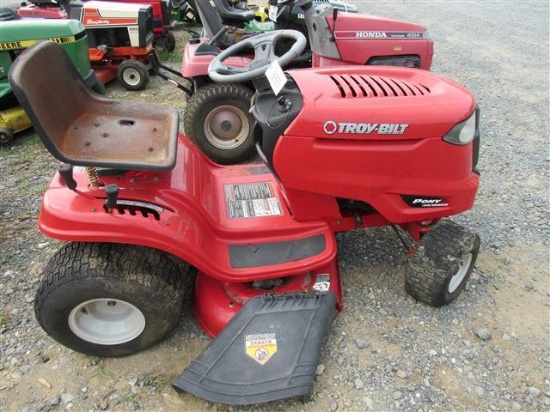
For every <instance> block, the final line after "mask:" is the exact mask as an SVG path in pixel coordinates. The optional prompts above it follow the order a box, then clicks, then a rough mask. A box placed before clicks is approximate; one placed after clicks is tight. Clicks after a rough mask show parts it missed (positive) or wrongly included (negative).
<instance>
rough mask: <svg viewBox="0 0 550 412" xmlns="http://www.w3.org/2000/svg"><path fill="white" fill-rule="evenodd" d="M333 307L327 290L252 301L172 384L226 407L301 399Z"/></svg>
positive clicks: (308, 387)
mask: <svg viewBox="0 0 550 412" xmlns="http://www.w3.org/2000/svg"><path fill="white" fill-rule="evenodd" d="M335 307H336V295H335V294H334V293H331V292H329V293H326V294H315V295H308V294H287V295H284V296H276V295H263V296H258V297H256V298H253V299H251V300H249V301H248V302H247V303H246V304H245V305H244V306H243V308H242V309H241V311H240V312H239V313H237V315H235V317H233V319H231V321H230V322H229V323H228V324H227V326H226V327H225V329H223V330H222V331H221V332H220V334H219V335H218V336H217V337H216V339H214V340H213V341H212V342H211V343H210V345H208V347H207V348H206V349H205V350H204V352H203V353H202V354H201V355H200V356H199V357H198V358H197V359H196V360H194V361H193V362H192V363H191V365H189V366H188V367H187V368H186V369H185V370H184V371H183V373H182V374H181V375H180V376H179V377H177V378H176V379H175V380H174V382H173V383H172V385H173V386H174V388H175V389H176V390H180V391H187V392H190V393H192V394H194V395H196V396H198V397H200V398H203V399H206V400H209V401H212V402H218V403H224V404H229V405H250V404H257V403H264V402H270V401H274V400H277V399H284V398H290V397H295V396H306V395H308V394H310V393H311V390H312V388H313V378H314V376H315V370H316V368H317V363H318V360H319V354H320V351H321V346H322V344H323V341H324V338H325V336H326V334H327V332H328V329H329V327H330V324H331V322H332V318H333V314H334V310H335Z"/></svg>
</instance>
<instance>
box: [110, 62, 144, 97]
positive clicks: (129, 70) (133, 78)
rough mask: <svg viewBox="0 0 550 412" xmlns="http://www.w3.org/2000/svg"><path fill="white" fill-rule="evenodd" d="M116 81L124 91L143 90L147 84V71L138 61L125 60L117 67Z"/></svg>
mask: <svg viewBox="0 0 550 412" xmlns="http://www.w3.org/2000/svg"><path fill="white" fill-rule="evenodd" d="M117 79H118V81H119V82H120V84H121V85H122V86H123V87H124V88H125V89H126V90H131V91H137V90H143V89H145V87H147V85H148V84H149V70H148V69H147V66H146V65H144V64H143V63H142V62H140V61H137V60H125V61H123V62H122V63H121V64H120V66H118V69H117Z"/></svg>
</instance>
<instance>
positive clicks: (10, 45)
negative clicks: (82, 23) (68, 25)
mask: <svg viewBox="0 0 550 412" xmlns="http://www.w3.org/2000/svg"><path fill="white" fill-rule="evenodd" d="M44 40H51V41H54V42H56V43H59V44H66V43H74V42H75V41H76V38H75V37H74V36H66V37H48V38H45V39H34V40H21V41H10V42H2V43H0V50H17V49H26V48H28V47H31V46H32V45H33V44H36V43H38V42H40V41H44Z"/></svg>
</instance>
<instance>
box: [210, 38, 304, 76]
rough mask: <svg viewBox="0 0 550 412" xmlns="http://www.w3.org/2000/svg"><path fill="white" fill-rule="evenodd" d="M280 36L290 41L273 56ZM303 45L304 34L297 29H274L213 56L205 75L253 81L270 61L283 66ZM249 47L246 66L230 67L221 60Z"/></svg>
mask: <svg viewBox="0 0 550 412" xmlns="http://www.w3.org/2000/svg"><path fill="white" fill-rule="evenodd" d="M281 39H290V40H294V44H293V45H292V47H291V48H290V50H288V51H286V52H285V53H284V54H283V55H282V56H276V55H275V52H274V49H275V44H276V43H277V41H278V40H281ZM306 45H307V40H306V37H305V36H304V35H303V34H302V33H300V32H299V31H297V30H274V31H271V32H267V33H263V34H260V35H257V36H253V37H249V38H247V39H244V40H241V41H240V42H238V43H236V44H234V45H232V46H230V47H228V48H227V49H225V50H223V51H222V52H221V53H220V54H218V55H217V56H216V57H214V60H212V61H211V62H210V65H209V67H208V76H210V78H211V79H212V80H214V81H216V82H220V83H227V82H244V81H250V80H254V79H256V78H259V77H261V76H263V75H264V74H265V72H266V70H267V69H268V67H269V66H270V64H271V63H273V61H278V62H279V65H280V66H281V67H284V66H286V65H287V64H288V63H290V62H291V61H292V60H294V59H295V58H296V57H298V56H299V55H300V54H301V53H302V52H303V51H304V49H305V47H306ZM249 48H252V49H254V59H253V60H252V61H251V62H250V64H249V65H248V66H247V67H243V68H230V67H227V66H226V65H225V64H224V63H223V62H224V61H225V60H227V59H228V58H229V57H232V56H238V55H239V54H240V52H241V51H242V50H243V49H249Z"/></svg>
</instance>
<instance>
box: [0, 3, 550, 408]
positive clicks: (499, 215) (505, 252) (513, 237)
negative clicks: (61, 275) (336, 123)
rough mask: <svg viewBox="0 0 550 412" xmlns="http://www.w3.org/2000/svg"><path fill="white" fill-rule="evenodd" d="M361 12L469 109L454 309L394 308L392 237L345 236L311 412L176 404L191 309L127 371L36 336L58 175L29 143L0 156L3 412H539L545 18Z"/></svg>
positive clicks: (543, 376) (430, 9) (544, 7)
mask: <svg viewBox="0 0 550 412" xmlns="http://www.w3.org/2000/svg"><path fill="white" fill-rule="evenodd" d="M357 4H358V5H359V8H360V10H362V11H363V12H368V13H372V14H377V15H383V16H387V17H392V18H397V19H406V20H410V21H415V22H419V23H422V24H424V25H426V26H427V27H428V28H429V31H430V34H431V36H432V38H433V39H434V40H435V44H436V52H435V61H434V65H433V70H434V71H436V72H438V73H444V74H446V75H448V76H449V77H451V78H453V79H455V80H457V81H458V82H460V83H463V84H465V85H466V86H468V87H469V88H470V89H471V90H472V91H473V92H474V94H475V95H476V98H477V101H478V103H479V106H480V107H481V110H482V124H481V126H482V152H481V159H480V169H481V172H482V183H481V189H480V192H479V195H478V198H477V200H476V205H475V207H474V209H473V210H472V211H470V212H468V213H465V214H464V215H462V216H459V217H457V220H458V221H460V222H461V223H463V224H465V225H467V226H468V227H471V228H473V229H475V230H477V231H478V232H479V233H480V235H481V237H482V252H481V254H480V256H479V259H478V264H477V268H476V270H475V272H474V273H473V276H472V278H471V280H470V282H469V284H468V287H467V289H466V290H465V291H464V292H463V293H462V295H461V296H460V297H459V299H458V300H457V301H456V302H454V303H453V304H451V305H450V306H448V307H445V308H441V309H434V308H431V307H427V306H425V305H422V304H419V303H416V302H415V301H414V300H413V299H411V298H409V297H408V296H407V295H406V294H405V292H404V290H403V286H402V283H403V269H402V263H403V261H404V258H405V254H404V252H403V250H402V247H401V244H400V242H399V241H398V240H397V239H396V237H395V235H394V234H393V232H392V231H391V230H388V229H377V230H371V231H366V232H358V233H347V234H345V235H341V236H339V247H340V256H339V258H340V263H341V269H342V282H343V289H344V295H345V296H344V304H345V310H344V312H342V313H341V314H340V316H339V317H338V318H336V320H335V321H334V322H333V326H332V329H331V332H330V334H329V337H328V339H327V342H326V343H325V345H324V349H323V351H322V354H321V359H320V365H319V367H318V369H317V377H316V381H315V385H314V391H313V394H312V396H311V397H310V398H309V399H307V400H304V401H301V400H300V401H297V400H294V401H293V400H289V401H281V402H274V403H270V404H267V405H263V406H260V407H250V408H229V407H226V406H223V405H215V404H211V403H208V402H204V401H201V400H199V399H197V398H195V397H193V396H191V395H185V394H178V393H176V392H175V391H174V390H173V389H172V388H171V386H170V381H171V380H172V379H173V378H174V377H176V376H177V375H178V374H179V373H180V372H181V371H182V370H183V369H184V367H185V366H186V365H188V364H189V362H190V361H191V360H192V359H193V358H195V357H196V356H197V355H198V354H199V353H200V352H201V351H202V350H203V349H204V348H205V346H206V345H207V344H208V342H209V339H208V338H207V337H206V336H205V335H204V333H203V332H202V331H201V330H200V328H199V327H198V326H197V325H196V323H195V322H194V320H193V319H192V316H191V315H190V314H189V312H188V311H187V312H185V313H184V314H183V315H182V317H181V322H180V324H179V326H178V328H177V329H176V331H175V332H174V333H173V334H172V335H171V336H170V337H169V338H168V339H167V340H165V341H163V342H162V343H160V344H159V345H157V346H155V347H153V348H152V349H149V350H147V351H145V352H142V353H140V354H138V355H135V356H131V357H128V358H123V359H100V358H92V357H88V356H84V355H81V354H79V353H76V352H73V351H71V350H68V349H66V348H64V347H62V346H61V345H59V344H57V343H56V342H55V341H53V340H52V339H51V338H49V337H48V336H47V335H46V334H45V333H44V332H43V331H42V330H41V329H40V327H39V326H38V324H37V323H36V321H35V319H34V315H33V310H32V302H33V299H34V294H35V291H36V288H37V284H38V281H39V278H40V272H41V270H42V269H43V268H44V265H45V263H46V261H47V260H48V259H49V258H50V257H51V256H52V254H53V253H54V252H55V250H56V249H57V248H58V247H59V246H60V243H58V242H56V241H52V240H50V239H46V238H45V237H43V236H42V235H41V234H39V233H38V231H37V230H36V216H37V214H38V209H39V202H40V195H41V192H42V191H43V189H44V188H45V186H46V185H47V184H48V182H49V179H50V178H51V175H52V174H53V170H54V167H55V166H56V163H57V162H56V161H54V160H53V159H52V158H51V157H50V156H49V155H48V154H47V153H46V151H45V150H44V148H43V146H42V145H41V143H39V142H38V141H37V139H36V137H35V136H34V134H33V133H32V132H26V133H22V134H20V135H19V137H18V138H17V140H16V141H15V142H14V143H13V144H11V145H10V146H7V147H4V148H2V149H1V151H0V173H1V175H2V179H1V180H0V193H1V194H2V195H1V201H0V216H1V218H0V242H1V250H0V265H1V267H0V349H1V359H0V410H5V411H61V410H75V411H91V410H112V411H134V410H145V411H174V410H180V411H194V410H206V411H240V410H242V411H268V410H290V411H369V410H376V411H378V410H398V411H428V410H429V411H438V410H442V411H447V410H464V411H486V410H498V411H501V410H541V411H542V410H550V353H549V352H550V351H549V341H550V340H549V338H550V335H549V324H550V322H549V320H550V318H549V298H550V293H549V290H550V283H549V279H550V277H549V252H548V250H549V248H548V243H549V236H548V231H549V222H550V220H549V216H548V211H549V208H548V193H549V191H548V183H549V179H548V171H549V164H548V161H549V152H548V148H549V146H548V130H549V125H548V120H549V116H548V113H549V112H548V110H549V101H548V96H549V87H548V79H549V68H548V66H549V55H548V44H549V37H548V36H549V4H548V2H547V1H534V0H531V1H522V2H514V1H445V2H433V1H430V2H428V1H414V0H403V1H378V2H370V1H363V2H359V3H357ZM179 37H180V39H181V37H182V36H181V34H180V35H179ZM175 66H176V67H177V64H176V65H175ZM108 92H109V94H111V95H114V96H118V97H121V98H132V99H143V100H148V101H159V102H164V103H166V104H169V105H172V106H176V107H178V108H179V109H181V111H183V109H184V107H185V99H184V97H183V96H182V94H181V93H180V92H179V91H177V90H175V89H174V88H171V87H170V86H169V85H168V84H167V83H164V82H162V81H160V80H159V79H153V81H152V83H151V86H150V87H149V88H148V89H147V90H145V91H143V92H138V93H129V92H125V91H123V90H122V89H121V88H120V87H118V86H117V85H111V86H109V89H108Z"/></svg>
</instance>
